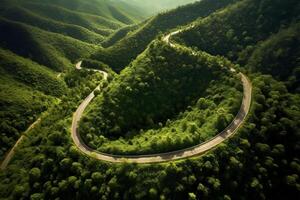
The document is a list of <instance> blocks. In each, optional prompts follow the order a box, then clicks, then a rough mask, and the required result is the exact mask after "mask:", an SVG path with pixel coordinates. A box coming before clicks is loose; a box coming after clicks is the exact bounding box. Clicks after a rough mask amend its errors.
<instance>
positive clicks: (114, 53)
mask: <svg viewBox="0 0 300 200" xmlns="http://www.w3.org/2000/svg"><path fill="white" fill-rule="evenodd" d="M235 1H236V0H221V1H220V0H203V1H200V2H196V3H194V4H190V5H187V6H183V7H180V8H178V9H176V10H171V11H169V12H166V13H161V14H159V15H157V16H154V17H152V18H150V19H149V20H147V21H146V22H145V23H142V24H141V25H140V26H139V27H138V28H136V30H134V31H132V32H130V34H127V35H126V36H125V34H124V35H123V36H125V37H124V38H122V39H120V38H119V39H118V40H119V41H118V42H117V43H115V44H114V45H113V46H111V47H109V48H107V49H100V50H98V52H96V53H95V54H93V55H92V56H91V57H92V58H93V59H96V60H100V61H102V62H104V63H106V64H108V65H109V66H110V67H111V68H112V69H114V70H115V71H121V70H122V69H123V68H124V67H125V66H127V65H128V64H129V63H130V62H131V61H132V60H133V59H135V58H136V57H137V56H138V55H139V54H140V53H142V52H143V51H144V49H145V48H146V47H147V45H148V44H149V43H150V42H151V41H152V40H153V39H154V38H155V37H156V36H158V35H159V34H160V33H165V32H166V31H168V30H171V29H173V28H175V27H177V26H181V25H185V24H188V23H190V22H192V21H194V20H195V19H197V18H203V17H206V16H208V15H210V14H211V13H213V12H214V11H216V10H217V9H220V8H222V7H225V6H226V5H228V4H230V3H232V2H235Z"/></svg>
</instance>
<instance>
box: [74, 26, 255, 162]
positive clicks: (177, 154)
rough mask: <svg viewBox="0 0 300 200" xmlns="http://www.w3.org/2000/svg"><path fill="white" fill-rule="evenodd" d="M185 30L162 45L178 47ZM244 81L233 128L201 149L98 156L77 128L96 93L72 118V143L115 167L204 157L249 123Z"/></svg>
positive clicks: (246, 82) (248, 85)
mask: <svg viewBox="0 0 300 200" xmlns="http://www.w3.org/2000/svg"><path fill="white" fill-rule="evenodd" d="M192 27H193V26H190V27H188V28H192ZM181 31H182V30H177V31H174V32H172V33H170V34H168V35H166V36H165V37H164V38H163V41H165V42H166V43H167V44H169V45H170V46H171V47H176V44H173V43H171V42H170V38H171V36H173V35H176V34H177V33H180V32H181ZM193 54H195V55H196V52H193ZM76 68H77V69H81V62H79V63H77V64H76ZM93 71H98V72H100V73H103V74H104V79H107V73H106V72H103V71H100V70H93ZM230 71H231V72H232V73H236V71H235V69H233V68H231V69H230ZM239 75H240V77H241V81H242V83H243V101H242V104H241V107H240V110H239V112H238V114H237V115H236V116H235V118H234V119H233V121H232V122H231V124H230V125H229V126H228V127H227V128H225V129H224V130H223V131H222V132H220V133H219V134H218V135H217V136H215V137H213V138H211V139H210V140H208V141H206V142H204V143H201V144H199V145H196V146H193V147H190V148H186V149H181V150H178V151H172V152H167V153H158V154H149V155H132V156H128V155H113V154H106V153H101V152H98V151H96V150H94V149H92V148H90V147H88V146H87V145H86V144H85V143H84V142H83V140H82V139H81V137H80V135H79V133H78V131H77V128H78V122H79V120H80V118H81V116H82V114H83V112H84V110H85V108H86V107H87V106H88V104H89V103H90V102H91V101H92V99H93V98H94V96H95V95H94V91H93V92H92V93H91V94H90V95H89V96H88V97H86V99H85V100H84V101H83V102H82V103H81V104H80V106H79V107H78V108H77V110H76V112H75V113H74V115H73V121H72V127H71V135H72V139H73V141H74V143H75V145H76V146H77V148H78V149H79V150H80V151H81V152H83V153H84V154H86V155H88V156H91V157H93V158H95V159H98V160H102V161H107V162H112V163H121V162H133V163H159V162H167V161H173V160H177V159H183V158H188V157H193V156H198V155H201V154H204V153H205V152H207V151H209V150H211V149H213V148H215V147H216V146H217V145H219V144H220V143H222V142H223V141H225V140H226V139H228V138H229V137H231V136H232V135H234V133H236V131H237V130H238V128H239V127H240V126H241V125H242V124H243V122H244V121H245V120H246V117H247V114H248V113H249V110H250V105H251V97H252V85H251V82H250V81H249V79H248V78H247V77H246V76H245V75H244V74H242V73H239ZM98 89H100V86H98V87H97V88H96V89H95V90H98Z"/></svg>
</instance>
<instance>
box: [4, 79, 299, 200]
mask: <svg viewBox="0 0 300 200" xmlns="http://www.w3.org/2000/svg"><path fill="white" fill-rule="evenodd" d="M253 77H256V78H254V80H253V84H254V87H255V94H254V97H255V99H254V102H255V103H254V104H253V107H252V111H251V112H252V114H251V115H250V118H249V122H247V124H245V125H244V128H243V129H242V130H241V131H240V133H239V134H238V135H236V136H235V137H234V138H233V139H231V140H229V141H228V142H226V143H224V144H222V145H220V146H219V147H218V148H217V149H216V150H214V151H212V152H210V153H208V154H207V155H205V156H203V157H200V158H194V159H188V160H183V161H180V162H171V163H166V164H156V165H136V164H118V165H117V164H113V165H112V164H107V163H102V162H98V161H95V160H94V159H93V158H87V157H84V156H81V154H80V153H78V152H77V150H76V148H75V147H74V146H72V145H71V141H70V138H69V136H68V134H69V133H68V129H66V128H65V126H66V125H70V120H65V119H63V118H62V117H61V116H62V113H63V116H69V118H70V117H71V115H72V112H65V110H68V109H67V108H68V107H69V106H67V107H66V106H64V107H63V108H60V107H57V108H56V110H57V111H56V114H53V115H52V116H51V115H49V118H47V119H45V120H44V121H43V123H42V124H41V126H39V127H37V128H36V129H35V130H32V134H30V135H28V136H29V137H30V139H28V140H27V141H26V144H24V146H27V148H22V150H20V151H18V153H17V156H16V159H15V161H14V163H13V164H12V165H11V166H10V168H9V169H8V171H7V172H6V173H3V174H2V175H1V181H2V185H1V189H0V191H1V196H2V197H6V196H9V195H11V196H10V197H14V198H15V199H18V198H21V197H24V198H29V197H31V198H33V197H36V196H39V198H45V199H53V198H57V197H60V198H66V199H74V198H79V199H80V198H86V197H87V196H88V197H89V198H90V199H101V198H102V199H150V198H154V199H156V198H161V199H187V198H188V197H190V198H191V197H195V196H196V198H202V199H216V198H225V199H239V198H244V199H249V198H250V199H251V198H252V199H254V198H255V199H265V198H266V199H269V198H274V195H275V196H276V198H275V199H281V198H293V197H295V195H298V194H299V193H298V192H297V187H298V185H299V180H298V174H299V166H300V163H299V159H297V158H296V157H295V156H297V155H299V148H298V147H297V146H298V144H297V143H298V142H297V141H299V134H298V131H297V130H298V129H299V123H297V121H299V114H300V113H299V112H300V110H299V108H296V107H295V106H294V105H296V104H297V102H299V98H298V97H297V96H295V95H291V94H288V93H287V90H286V88H285V86H284V85H283V84H282V83H280V82H276V81H275V80H273V79H272V78H271V77H270V76H261V75H259V74H256V75H255V76H253ZM82 97H84V96H82ZM72 98H73V97H71V99H72ZM79 99H80V98H78V100H79ZM67 105H70V104H67ZM71 105H73V104H71ZM71 107H73V106H71ZM73 108H74V109H75V105H74V107H73ZM66 113H68V114H66ZM275 113H276V114H275ZM270 117H272V118H274V117H275V118H276V120H275V121H274V122H276V123H271V121H270V120H272V119H270ZM262 119H266V120H263V124H262ZM49 124H52V126H51V128H50V127H49ZM50 135H55V137H53V136H50ZM43 138H44V139H43ZM54 138H57V140H56V139H54ZM55 141H57V142H56V143H54V142H55ZM20 167H22V169H23V170H20ZM282 169H284V170H282ZM16 170H18V171H19V173H18V174H15V173H14V172H15V171H16ZM270 182H271V183H272V184H271V185H270ZM297 184H298V185H297ZM12 186H13V187H12ZM13 188H14V189H13Z"/></svg>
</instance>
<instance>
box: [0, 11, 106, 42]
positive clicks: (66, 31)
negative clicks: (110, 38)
mask: <svg viewBox="0 0 300 200" xmlns="http://www.w3.org/2000/svg"><path fill="white" fill-rule="evenodd" d="M1 15H2V16H3V17H4V18H6V19H9V20H13V21H19V22H23V23H25V24H28V25H31V26H35V27H38V28H41V29H43V30H45V31H50V32H54V33H60V34H62V35H65V36H70V37H73V38H75V39H78V40H82V41H84V42H88V43H94V44H97V43H100V42H101V41H102V40H103V36H102V35H99V34H96V33H95V32H92V31H90V30H88V29H87V28H84V27H81V26H78V25H73V24H66V23H62V22H59V21H55V20H52V19H48V18H45V17H42V16H39V15H37V14H35V13H33V12H31V11H30V10H28V9H25V8H22V7H11V8H9V9H7V10H6V11H5V12H3V13H1Z"/></svg>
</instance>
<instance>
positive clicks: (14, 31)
mask: <svg viewBox="0 0 300 200" xmlns="http://www.w3.org/2000/svg"><path fill="white" fill-rule="evenodd" d="M0 28H1V30H5V31H1V32H0V37H1V41H0V46H1V47H2V48H4V49H9V50H10V51H12V52H14V53H16V54H18V55H20V56H23V57H26V58H30V59H32V60H33V61H36V62H37V63H39V64H42V65H45V66H47V67H50V68H52V69H54V70H63V69H65V68H66V67H68V66H70V65H71V62H75V61H76V60H77V59H78V58H80V57H85V56H88V55H89V54H90V53H91V52H92V51H94V49H95V47H94V46H93V45H90V44H87V43H84V42H81V41H79V40H75V39H72V38H70V37H65V36H62V35H59V34H55V33H50V32H46V31H42V30H40V29H37V28H34V27H31V26H28V25H25V24H22V23H17V22H13V21H9V20H5V19H3V18H0Z"/></svg>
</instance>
